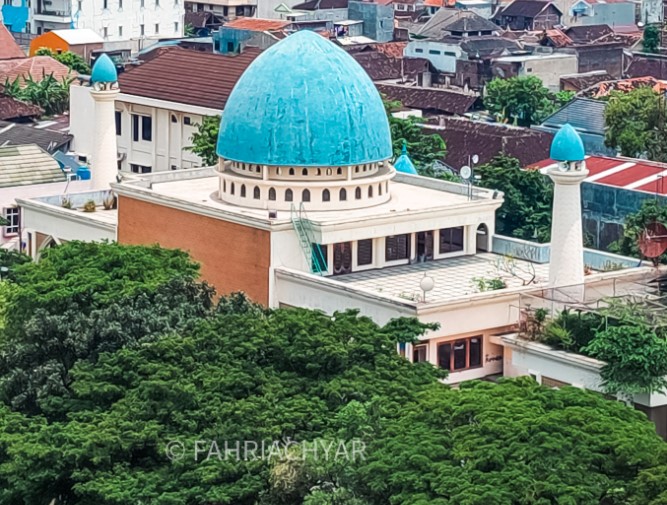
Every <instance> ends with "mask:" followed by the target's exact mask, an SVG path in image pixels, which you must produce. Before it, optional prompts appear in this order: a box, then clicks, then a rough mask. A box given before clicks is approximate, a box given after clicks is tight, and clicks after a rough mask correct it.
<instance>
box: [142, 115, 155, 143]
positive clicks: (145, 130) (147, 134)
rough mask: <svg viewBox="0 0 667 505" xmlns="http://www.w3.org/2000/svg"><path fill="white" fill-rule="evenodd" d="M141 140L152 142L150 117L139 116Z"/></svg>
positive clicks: (151, 121)
mask: <svg viewBox="0 0 667 505" xmlns="http://www.w3.org/2000/svg"><path fill="white" fill-rule="evenodd" d="M141 140H145V141H146V142H150V141H151V140H153V118H152V117H150V116H141Z"/></svg>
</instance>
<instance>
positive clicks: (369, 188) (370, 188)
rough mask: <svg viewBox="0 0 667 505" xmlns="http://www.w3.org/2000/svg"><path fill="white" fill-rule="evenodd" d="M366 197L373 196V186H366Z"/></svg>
mask: <svg viewBox="0 0 667 505" xmlns="http://www.w3.org/2000/svg"><path fill="white" fill-rule="evenodd" d="M368 198H373V186H368Z"/></svg>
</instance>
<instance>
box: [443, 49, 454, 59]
mask: <svg viewBox="0 0 667 505" xmlns="http://www.w3.org/2000/svg"><path fill="white" fill-rule="evenodd" d="M444 54H445V56H453V57H454V58H456V53H453V52H451V51H445V53H444Z"/></svg>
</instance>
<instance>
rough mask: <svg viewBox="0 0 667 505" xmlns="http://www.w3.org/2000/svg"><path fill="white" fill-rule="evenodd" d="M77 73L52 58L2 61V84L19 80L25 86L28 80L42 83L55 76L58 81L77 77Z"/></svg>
mask: <svg viewBox="0 0 667 505" xmlns="http://www.w3.org/2000/svg"><path fill="white" fill-rule="evenodd" d="M76 75H77V74H76V72H74V71H73V70H70V68H69V67H68V66H66V65H63V64H62V63H60V62H59V61H56V60H54V59H53V58H51V57H50V56H32V57H31V58H14V59H12V60H0V82H2V83H5V82H8V81H9V82H12V83H13V82H14V81H16V80H17V79H18V80H19V84H20V85H21V86H25V81H26V80H27V79H32V80H34V81H37V82H39V81H41V80H42V79H44V77H47V76H53V77H54V78H55V79H57V80H58V81H63V80H70V79H74V78H75V77H76Z"/></svg>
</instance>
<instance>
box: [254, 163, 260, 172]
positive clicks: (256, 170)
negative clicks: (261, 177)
mask: <svg viewBox="0 0 667 505" xmlns="http://www.w3.org/2000/svg"><path fill="white" fill-rule="evenodd" d="M259 170H260V168H259V165H257V168H256V169H255V172H257V173H259Z"/></svg>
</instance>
